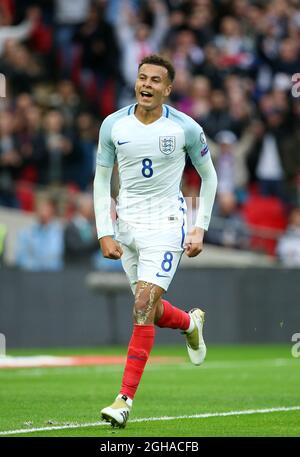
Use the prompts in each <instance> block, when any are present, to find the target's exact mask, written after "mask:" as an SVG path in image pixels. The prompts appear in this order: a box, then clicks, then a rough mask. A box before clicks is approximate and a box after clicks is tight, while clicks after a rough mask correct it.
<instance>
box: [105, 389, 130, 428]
mask: <svg viewBox="0 0 300 457" xmlns="http://www.w3.org/2000/svg"><path fill="white" fill-rule="evenodd" d="M131 406H132V401H131V400H130V399H129V398H127V396H126V395H121V394H120V395H118V396H117V398H116V399H115V401H114V403H113V404H112V405H110V406H107V407H106V408H103V409H102V410H101V418H102V419H103V420H105V421H106V422H110V423H111V425H112V427H119V428H124V427H125V426H126V422H127V420H128V417H129V413H130V410H131Z"/></svg>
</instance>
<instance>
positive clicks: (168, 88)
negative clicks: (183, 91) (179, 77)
mask: <svg viewBox="0 0 300 457" xmlns="http://www.w3.org/2000/svg"><path fill="white" fill-rule="evenodd" d="M171 90H172V84H169V85H168V86H167V87H166V88H165V93H164V96H165V97H169V95H170V93H171Z"/></svg>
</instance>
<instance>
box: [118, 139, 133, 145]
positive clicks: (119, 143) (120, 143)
mask: <svg viewBox="0 0 300 457" xmlns="http://www.w3.org/2000/svg"><path fill="white" fill-rule="evenodd" d="M126 143H131V141H120V140H119V141H118V143H117V144H118V145H119V146H122V144H126Z"/></svg>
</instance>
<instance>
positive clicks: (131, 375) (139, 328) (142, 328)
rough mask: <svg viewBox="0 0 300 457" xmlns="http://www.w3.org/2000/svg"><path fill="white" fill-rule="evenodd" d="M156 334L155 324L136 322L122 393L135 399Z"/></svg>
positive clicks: (129, 347)
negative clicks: (139, 323)
mask: <svg viewBox="0 0 300 457" xmlns="http://www.w3.org/2000/svg"><path fill="white" fill-rule="evenodd" d="M154 336H155V327H154V325H138V324H134V326H133V332H132V337H131V340H130V342H129V345H128V353H127V360H126V366H125V370H124V375H123V379H122V386H121V390H120V393H121V394H122V395H127V397H129V398H131V399H133V397H134V395H135V393H136V390H137V388H138V386H139V383H140V380H141V377H142V374H143V371H144V368H145V365H146V363H147V360H148V358H149V355H150V352H151V349H152V346H153V343H154Z"/></svg>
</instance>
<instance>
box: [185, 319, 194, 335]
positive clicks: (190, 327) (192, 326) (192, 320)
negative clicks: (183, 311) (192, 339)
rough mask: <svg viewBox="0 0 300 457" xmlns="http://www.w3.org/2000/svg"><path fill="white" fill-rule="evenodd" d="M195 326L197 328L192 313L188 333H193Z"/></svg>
mask: <svg viewBox="0 0 300 457" xmlns="http://www.w3.org/2000/svg"><path fill="white" fill-rule="evenodd" d="M194 328H195V322H194V319H192V317H191V315H190V325H189V328H188V329H187V330H186V333H192V331H193V330H194Z"/></svg>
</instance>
